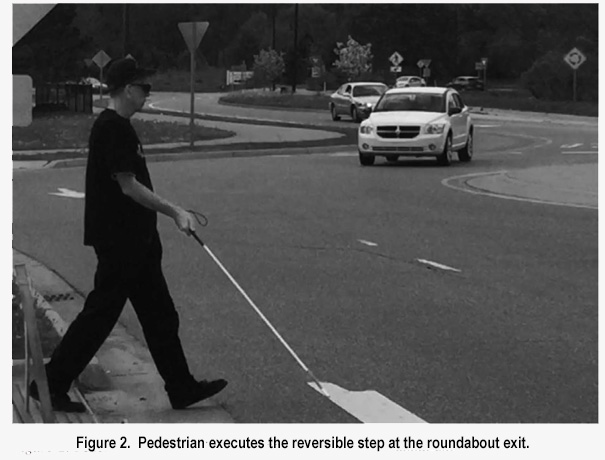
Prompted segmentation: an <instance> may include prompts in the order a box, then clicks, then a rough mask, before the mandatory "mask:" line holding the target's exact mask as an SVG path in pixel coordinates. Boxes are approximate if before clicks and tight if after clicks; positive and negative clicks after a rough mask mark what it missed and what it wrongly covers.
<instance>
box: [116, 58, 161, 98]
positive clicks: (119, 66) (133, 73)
mask: <svg viewBox="0 0 605 460" xmlns="http://www.w3.org/2000/svg"><path fill="white" fill-rule="evenodd" d="M154 73H155V70H152V69H144V68H142V67H139V65H138V64H137V61H136V60H134V59H133V58H130V57H127V58H119V59H114V60H113V61H111V62H110V63H109V64H108V66H107V74H106V77H105V83H107V88H108V89H109V91H115V90H116V89H119V88H123V87H124V86H126V85H128V84H130V83H133V82H135V81H137V80H142V79H145V78H147V77H149V76H151V75H153V74H154Z"/></svg>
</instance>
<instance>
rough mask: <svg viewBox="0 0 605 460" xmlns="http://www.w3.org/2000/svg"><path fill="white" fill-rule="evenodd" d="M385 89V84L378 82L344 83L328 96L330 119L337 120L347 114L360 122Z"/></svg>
mask: <svg viewBox="0 0 605 460" xmlns="http://www.w3.org/2000/svg"><path fill="white" fill-rule="evenodd" d="M387 89H388V87H387V85H385V84H384V83H378V82H354V83H345V84H344V85H342V86H341V87H340V88H338V89H337V90H336V92H334V94H332V95H331V96H330V107H329V108H330V113H331V114H332V120H334V121H338V120H340V116H341V115H347V116H350V117H351V118H352V119H353V121H355V122H360V121H361V120H362V119H364V118H365V117H367V116H368V115H369V114H370V112H371V111H372V108H373V107H374V104H376V102H377V101H378V99H380V96H382V94H383V93H384V92H385V91H386V90H387Z"/></svg>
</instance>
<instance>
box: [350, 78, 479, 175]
mask: <svg viewBox="0 0 605 460" xmlns="http://www.w3.org/2000/svg"><path fill="white" fill-rule="evenodd" d="M357 139H358V142H357V146H358V150H359V162H360V163H361V164H362V165H363V166H371V165H373V164H374V159H375V158H376V157H377V156H383V157H386V158H387V160H388V161H397V160H398V159H399V157H400V156H408V157H434V158H436V159H437V160H438V162H439V163H440V164H442V165H444V166H447V165H449V164H450V163H451V161H452V158H453V152H454V151H456V152H457V153H458V159H459V160H460V161H464V162H468V161H471V159H472V157H473V122H472V119H471V116H470V114H469V109H468V107H467V106H466V105H465V104H464V102H463V101H462V98H461V97H460V94H458V92H457V91H456V90H454V89H452V88H433V87H426V88H394V89H390V90H388V91H387V92H386V93H384V94H383V95H382V97H381V98H380V100H379V101H378V102H377V103H376V106H375V108H374V110H373V111H372V113H371V114H370V117H369V118H368V119H366V120H364V121H363V122H362V123H361V125H360V126H359V131H358V136H357Z"/></svg>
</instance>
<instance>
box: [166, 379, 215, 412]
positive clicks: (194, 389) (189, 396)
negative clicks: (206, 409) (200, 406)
mask: <svg viewBox="0 0 605 460" xmlns="http://www.w3.org/2000/svg"><path fill="white" fill-rule="evenodd" d="M226 386H227V381H226V380H224V379H218V380H210V381H208V380H202V381H200V382H194V383H192V384H190V385H186V386H184V387H182V388H179V389H170V391H169V392H168V399H169V400H170V404H171V405H172V408H173V409H185V408H186V407H187V406H190V405H192V404H195V403H197V402H200V401H203V400H204V399H208V398H209V397H210V396H214V395H215V394H217V393H218V392H219V391H221V390H222V389H223V388H225V387H226Z"/></svg>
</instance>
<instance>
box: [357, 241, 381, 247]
mask: <svg viewBox="0 0 605 460" xmlns="http://www.w3.org/2000/svg"><path fill="white" fill-rule="evenodd" d="M357 241H359V242H360V243H361V244H365V245H366V246H378V245H377V244H376V243H372V242H371V241H366V240H357Z"/></svg>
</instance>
